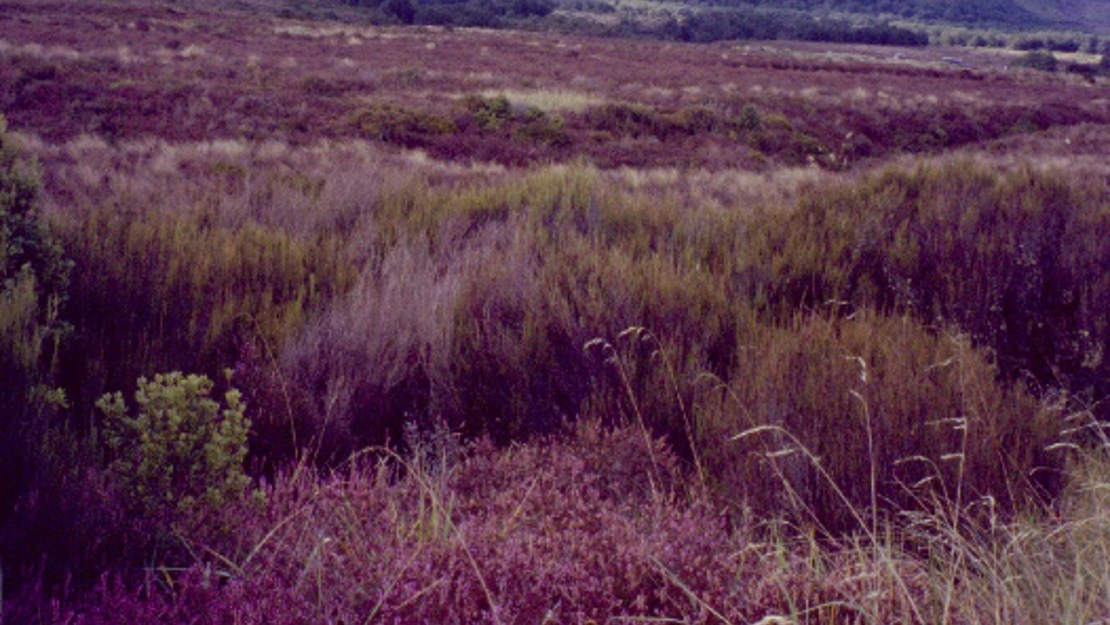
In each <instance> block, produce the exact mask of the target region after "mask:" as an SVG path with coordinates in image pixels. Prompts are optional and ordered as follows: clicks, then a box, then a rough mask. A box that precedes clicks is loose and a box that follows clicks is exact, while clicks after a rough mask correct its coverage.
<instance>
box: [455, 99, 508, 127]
mask: <svg viewBox="0 0 1110 625" xmlns="http://www.w3.org/2000/svg"><path fill="white" fill-rule="evenodd" d="M463 106H464V107H465V108H466V109H467V110H468V111H470V113H471V114H472V115H474V119H475V120H476V121H477V122H478V126H479V127H481V129H482V130H486V131H491V130H497V129H499V128H501V126H502V125H504V123H505V122H507V121H509V120H510V119H512V117H513V107H512V103H510V102H509V99H508V98H507V97H505V96H503V95H498V96H494V97H492V98H485V97H482V96H478V95H473V96H468V97H466V98H464V99H463Z"/></svg>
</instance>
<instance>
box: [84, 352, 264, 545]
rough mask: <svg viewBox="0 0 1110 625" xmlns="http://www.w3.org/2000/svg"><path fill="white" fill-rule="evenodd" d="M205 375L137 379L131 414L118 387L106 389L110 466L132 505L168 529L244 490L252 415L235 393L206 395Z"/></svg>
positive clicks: (100, 405)
mask: <svg viewBox="0 0 1110 625" xmlns="http://www.w3.org/2000/svg"><path fill="white" fill-rule="evenodd" d="M213 387H214V384H213V383H212V381H211V380H209V379H208V378H207V377H205V376H201V375H183V374H181V373H179V372H173V373H168V374H158V375H155V376H154V378H153V379H150V380H148V379H146V378H139V381H138V390H137V391H135V409H134V413H133V414H132V411H131V410H130V409H129V408H128V406H127V402H126V401H124V399H123V395H122V394H121V393H118V392H117V393H113V394H110V395H104V396H103V397H101V398H100V400H99V401H98V402H97V407H98V408H99V409H100V410H101V412H102V413H103V414H104V429H105V435H106V440H107V443H108V447H109V448H110V449H111V450H112V452H113V453H114V454H115V458H114V460H113V461H112V464H111V470H112V472H113V474H114V475H115V476H116V478H117V479H118V480H119V482H120V484H121V486H122V488H123V492H124V497H125V500H126V501H127V502H128V504H129V505H130V506H131V508H132V510H133V511H135V512H137V513H139V514H141V515H143V516H144V517H146V518H150V519H153V520H155V521H156V522H158V523H163V524H165V525H166V527H164V529H171V528H173V527H174V526H175V525H177V524H179V523H186V524H187V523H191V522H193V521H195V520H196V519H197V518H198V517H197V515H199V514H202V513H203V511H204V510H215V509H217V508H219V507H220V506H223V505H226V504H228V503H230V502H231V501H234V500H235V499H237V498H239V497H241V496H243V495H244V494H245V493H246V492H247V489H248V488H249V487H250V485H251V479H250V477H248V476H247V475H246V473H245V472H244V471H243V461H244V460H245V459H246V456H247V433H248V431H249V430H250V420H249V419H247V418H246V417H245V416H244V411H245V409H246V406H245V405H244V404H243V403H242V401H241V399H240V393H239V391H237V390H235V389H230V390H228V391H227V392H226V393H225V394H224V401H223V405H221V404H220V403H218V402H216V401H215V400H213V399H211V398H210V397H209V396H210V395H211V393H212V390H213Z"/></svg>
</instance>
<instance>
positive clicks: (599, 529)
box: [0, 111, 1110, 623]
mask: <svg viewBox="0 0 1110 625" xmlns="http://www.w3.org/2000/svg"><path fill="white" fill-rule="evenodd" d="M489 117H490V118H491V119H493V120H496V118H497V115H496V111H493V112H491V113H490V114H489ZM491 123H492V122H491ZM4 142H5V143H4V146H5V152H3V154H4V157H3V160H0V165H3V172H2V174H0V175H3V176H4V178H3V179H2V180H3V186H2V187H0V199H3V201H4V204H3V210H4V212H3V218H4V222H3V223H4V239H2V240H0V243H2V244H3V245H0V248H2V249H3V250H4V253H5V256H4V257H3V258H4V261H5V262H4V264H3V266H2V267H3V271H4V274H3V279H4V282H3V285H4V286H3V288H4V291H3V295H2V297H3V299H2V300H0V304H2V306H0V313H2V314H3V319H2V321H0V333H2V334H0V339H2V340H3V341H4V344H5V345H12V346H15V347H14V348H13V349H12V350H5V352H4V354H11V356H7V355H5V358H6V360H5V361H4V367H5V371H7V370H9V369H10V370H12V371H15V372H18V373H19V377H11V378H9V379H10V380H13V381H14V382H12V383H10V384H9V383H6V384H5V392H4V395H3V401H4V406H3V408H4V413H5V415H6V418H5V420H4V422H3V424H2V427H3V428H4V430H3V434H4V439H3V441H4V442H3V444H4V445H5V449H4V452H5V453H4V455H3V467H2V468H3V471H4V475H5V482H4V484H5V488H4V490H3V493H2V499H0V505H2V506H3V507H2V508H0V515H2V517H0V518H2V519H3V521H4V522H3V528H2V534H0V541H2V543H0V548H2V551H0V553H3V558H4V559H3V562H2V566H3V575H4V578H3V579H4V582H5V583H4V586H3V588H4V593H5V595H4V597H3V598H4V601H5V604H4V605H5V608H4V615H3V617H2V618H5V619H10V622H24V621H36V620H38V621H67V620H68V621H70V622H93V623H96V622H123V621H132V622H150V621H152V620H157V621H178V620H180V621H191V620H194V619H195V618H200V619H201V620H202V621H204V622H228V621H234V620H237V619H238V620H241V621H243V622H273V620H274V619H276V620H278V621H283V622H305V621H314V622H318V621H326V620H334V621H344V622H346V621H352V620H360V621H362V620H368V621H374V620H375V619H399V620H400V621H401V622H476V621H489V622H546V621H557V622H589V621H590V620H593V621H600V620H602V619H607V618H619V617H624V618H635V617H666V618H673V619H677V620H678V621H680V622H733V623H741V622H752V621H755V620H758V619H760V618H763V617H765V616H768V615H775V614H777V615H783V616H784V617H789V618H793V619H795V620H798V621H803V622H895V621H899V620H900V621H902V622H922V621H930V622H1035V621H1036V620H1037V617H1035V616H1033V615H1034V614H1038V613H1041V612H1034V611H1033V610H1038V611H1039V610H1043V609H1054V610H1061V611H1062V612H1059V613H1061V614H1063V613H1065V612H1067V611H1069V610H1070V612H1067V614H1069V615H1070V616H1069V617H1068V618H1066V619H1065V620H1066V621H1068V622H1089V621H1090V620H1092V619H1094V618H1105V617H1106V616H1107V615H1108V614H1110V605H1108V604H1107V603H1106V597H1107V596H1108V595H1107V594H1106V593H1105V590H1106V584H1107V583H1108V580H1110V573H1108V572H1107V571H1106V570H1105V562H1106V561H1107V560H1106V559H1105V558H1104V559H1102V560H1099V559H1098V558H1097V557H1096V555H1097V554H1095V553H1093V552H1097V551H1099V550H1101V551H1102V552H1103V553H1105V551H1106V550H1107V548H1108V543H1107V534H1106V532H1105V528H1106V523H1107V518H1108V517H1107V513H1106V500H1105V494H1104V490H1105V476H1106V473H1105V458H1104V454H1105V444H1106V439H1105V435H1104V434H1103V430H1102V426H1101V424H1103V423H1105V422H1106V421H1107V419H1108V418H1110V415H1108V414H1107V412H1106V406H1105V403H1104V398H1105V396H1106V393H1107V390H1108V389H1107V380H1108V379H1110V377H1108V375H1107V374H1108V368H1110V364H1108V363H1107V361H1106V359H1105V358H1104V354H1105V351H1106V349H1107V347H1108V341H1110V335H1108V334H1107V333H1108V327H1107V326H1108V317H1107V315H1110V284H1108V280H1110V276H1108V275H1107V272H1106V267H1108V266H1110V236H1108V235H1110V232H1108V230H1110V192H1108V190H1107V187H1106V182H1105V178H1099V177H1097V176H1083V177H1081V176H1078V175H1074V174H1073V173H1072V172H1069V171H1067V170H1065V169H1059V168H1038V167H1033V166H1031V165H1023V166H1019V167H1001V166H999V165H996V164H991V163H990V162H989V161H979V160H975V159H974V158H972V157H963V158H954V157H946V158H941V159H936V160H919V161H915V162H912V163H908V164H901V165H891V166H888V167H886V168H884V169H882V170H880V171H877V172H874V173H866V174H856V175H851V176H845V177H843V178H838V179H833V178H828V177H821V178H818V179H816V181H815V182H814V181H808V182H801V183H793V184H792V183H789V182H787V181H779V182H775V181H774V179H772V178H769V177H768V178H765V179H763V183H762V184H765V185H767V186H768V187H769V188H768V189H765V190H764V192H756V191H753V190H750V189H746V188H739V187H742V186H743V185H742V184H740V183H737V184H736V186H737V187H738V188H733V189H732V190H731V191H730V192H727V193H726V192H722V193H720V194H719V197H716V198H714V197H704V196H701V195H698V192H697V191H694V190H687V191H686V192H683V191H682V186H683V183H682V181H681V180H679V179H680V178H681V177H683V176H692V175H693V174H689V173H686V174H680V173H678V172H671V173H668V172H660V173H658V174H657V175H658V176H659V178H660V179H661V180H662V182H659V181H653V180H652V179H651V177H650V175H649V174H646V173H638V172H628V171H626V172H621V171H602V170H598V169H596V168H594V167H593V166H590V165H586V164H574V165H565V166H549V167H545V168H537V169H534V170H531V171H529V172H528V173H526V174H523V175H520V176H516V175H514V176H507V175H504V174H503V173H500V172H499V171H498V170H489V171H483V170H481V169H470V170H464V169H461V168H455V169H452V168H449V167H448V168H442V169H437V168H436V167H434V166H431V165H429V166H427V167H426V168H419V167H414V166H412V165H411V164H403V163H402V164H398V162H397V161H390V160H388V159H386V158H384V157H381V156H375V155H374V153H366V152H359V150H358V149H357V148H350V147H348V148H344V147H341V146H333V147H332V148H331V149H332V150H334V154H335V156H331V157H329V156H328V155H327V154H326V153H325V154H315V153H311V151H308V152H305V153H301V152H295V151H292V150H289V149H280V150H279V149H277V148H275V147H274V146H272V145H271V146H269V148H267V149H268V150H269V152H270V153H271V155H272V156H271V157H266V156H263V155H262V153H261V151H260V150H259V149H255V150H254V151H251V150H239V151H232V150H225V151H223V152H221V151H220V150H217V149H214V148H212V146H209V147H208V148H207V149H202V148H201V147H196V146H194V148H193V151H192V152H188V151H187V150H185V149H184V148H173V150H171V148H170V146H165V145H161V146H159V145H154V144H150V145H147V148H146V149H149V150H153V151H159V150H162V151H165V152H166V153H165V154H161V157H163V158H169V157H170V154H171V152H172V157H173V158H176V159H178V161H179V162H178V166H177V167H174V168H170V169H169V170H170V171H173V172H175V173H174V176H175V177H174V182H172V183H171V182H167V181H164V180H162V179H161V178H159V176H162V175H164V174H163V173H159V172H164V171H166V169H165V168H164V167H162V168H161V169H159V168H158V167H156V166H155V165H153V164H152V165H150V166H149V167H144V166H142V165H139V166H135V167H134V168H132V169H126V170H125V169H117V170H115V171H108V170H107V169H106V170H105V171H104V172H103V175H104V176H105V178H104V179H103V180H101V179H96V180H94V181H93V183H92V184H91V186H88V188H86V186H85V185H88V184H89V183H88V181H89V180H92V179H91V178H90V177H88V176H84V177H82V176H81V175H80V172H79V171H78V173H77V174H74V175H73V177H67V176H68V175H69V173H72V172H69V173H67V172H66V171H58V172H53V173H52V174H51V175H52V176H53V178H52V180H53V181H54V184H55V185H56V188H54V189H52V193H51V194H50V195H49V196H47V197H45V198H39V197H36V194H37V189H38V186H37V183H36V182H35V177H34V175H33V174H32V173H31V169H30V168H29V167H27V166H26V165H22V164H20V163H21V161H20V160H19V159H18V158H16V157H15V156H14V154H15V153H14V152H12V151H11V150H10V148H9V145H10V139H9V138H8V137H7V136H5V138H4ZM74 149H77V148H74ZM96 149H103V150H112V149H116V148H110V147H108V146H100V147H98V148H96ZM344 149H347V150H350V152H349V153H344V155H343V156H340V155H339V153H340V152H342V151H343V150H344ZM87 156H88V155H87ZM147 156H151V155H147ZM137 160H140V161H141V160H142V159H137ZM148 160H149V162H150V163H159V162H160V158H153V157H152V158H149V159H148ZM75 171H77V170H75ZM181 172H184V173H181ZM740 180H741V183H745V184H746V183H748V182H751V181H753V180H755V178H754V177H753V178H749V179H743V178H740ZM768 180H770V182H768ZM745 181H746V182H745ZM163 182H165V184H163ZM688 184H689V186H690V187H699V186H702V185H700V184H697V183H688ZM40 203H45V204H46V205H47V208H48V209H49V210H48V211H47V213H48V217H47V216H44V215H42V214H41V213H40V211H39V209H38V208H37V206H38V204H40ZM28 224H30V225H28ZM13 233H14V234H13ZM61 251H64V259H63V258H62V257H61V256H59V254H60V253H62V252H61ZM63 277H64V279H63ZM62 302H64V305H61V304H62ZM44 337H49V338H50V339H51V340H49V341H48V340H45V339H44ZM55 339H56V340H55ZM174 370H178V371H186V372H190V373H196V374H202V375H204V376H207V377H208V378H209V379H211V380H215V381H217V382H216V383H215V384H214V387H216V388H218V389H219V394H220V395H224V394H225V393H227V395H226V396H227V397H228V398H230V397H232V396H234V397H236V400H235V401H236V402H238V397H239V395H238V393H235V392H234V391H231V388H232V387H234V388H236V389H238V390H239V391H241V392H242V396H241V397H242V399H243V401H244V403H245V406H246V408H245V412H243V413H242V414H240V413H238V412H236V410H238V408H236V406H238V404H237V403H236V404H233V405H232V404H229V405H230V408H228V409H227V410H226V411H225V412H223V413H222V414H224V415H225V416H224V418H225V419H232V418H234V419H239V418H242V416H243V414H245V416H246V418H248V419H249V421H250V424H251V430H250V435H249V438H248V439H247V451H246V452H245V457H240V456H238V455H237V454H238V453H239V452H238V451H237V447H236V446H235V445H234V444H232V443H234V441H236V440H237V439H236V438H235V436H234V432H235V431H237V430H235V429H234V428H232V430H229V431H228V432H225V433H224V434H221V435H219V436H223V437H224V438H222V439H218V438H217V435H216V434H213V435H212V436H213V441H217V440H222V441H223V443H224V444H223V446H221V444H217V443H216V442H213V443H212V444H210V445H208V446H203V444H202V447H203V449H205V450H206V451H205V452H204V453H206V454H209V456H210V462H209V463H208V464H207V465H205V466H208V467H223V468H222V469H218V470H217V469H211V468H209V469H203V470H201V473H199V475H201V478H200V479H205V477H204V476H206V475H207V476H208V479H214V480H219V479H220V478H219V476H212V475H211V474H210V472H211V471H217V472H228V471H232V469H233V468H235V469H237V468H245V470H246V473H247V474H248V475H249V476H250V480H249V481H250V484H249V485H246V484H244V483H243V482H242V481H241V480H239V478H238V477H236V481H235V484H236V492H240V491H241V492H242V493H243V495H242V497H241V499H240V500H238V501H236V502H235V503H234V504H230V505H225V502H224V501H223V497H224V496H225V495H224V494H223V491H222V490H221V491H220V493H221V494H220V497H221V503H220V505H205V504H204V503H203V501H204V500H203V498H202V497H200V496H199V495H198V499H197V501H198V502H200V503H198V504H197V505H193V504H192V502H190V506H189V507H188V508H189V512H188V518H184V517H180V516H178V512H174V513H170V512H167V510H169V509H171V508H172V509H173V510H178V511H180V507H179V506H170V507H169V508H167V507H166V505H165V504H166V501H165V500H166V499H167V498H168V499H169V500H173V498H174V497H177V496H180V495H181V494H182V492H184V491H182V490H180V489H181V488H183V487H182V486H180V485H175V484H174V483H172V480H170V481H169V482H166V483H164V484H162V482H159V484H162V485H159V486H150V485H149V484H150V483H151V482H149V481H142V480H138V481H137V480H136V479H135V476H134V475H133V473H134V468H133V467H135V466H138V464H141V463H138V462H137V461H133V460H128V458H130V456H128V454H129V453H131V452H129V451H128V449H129V448H127V447H126V446H122V445H125V443H122V442H119V441H116V442H110V441H111V440H115V439H112V438H111V436H113V435H111V432H112V431H115V430H113V429H112V428H113V427H117V430H118V426H111V425H109V423H108V421H109V420H110V419H116V420H117V421H119V422H122V423H130V424H131V425H128V426H127V427H129V428H134V427H139V428H142V427H150V426H143V425H142V423H144V422H145V421H144V419H148V420H149V419H154V417H153V416H151V415H154V414H155V412H154V409H152V408H151V409H148V412H146V413H141V414H139V415H138V416H136V417H135V420H134V421H128V419H129V418H130V417H127V416H126V415H127V412H126V407H125V406H124V403H123V402H124V400H123V399H120V400H118V406H119V407H118V409H107V408H106V409H105V410H98V409H97V408H96V406H95V404H96V402H97V400H98V398H100V397H101V396H103V395H104V394H105V393H109V392H117V391H121V392H122V397H126V398H127V403H128V404H130V398H131V397H132V396H135V397H136V398H137V399H138V401H137V403H138V404H139V405H141V406H147V405H151V404H150V403H149V402H145V401H144V400H143V399H142V398H143V397H147V395H144V393H147V394H149V393H152V392H153V391H150V390H149V388H148V387H147V386H146V385H145V384H146V382H145V381H143V380H140V378H141V377H144V376H145V377H146V378H148V379H150V378H153V377H154V376H155V375H156V374H159V373H165V372H169V371H174ZM166 379H167V380H178V381H180V380H181V378H179V377H172V376H171V377H169V378H166ZM193 380H194V382H191V383H193V384H194V387H195V388H203V389H207V390H205V393H207V392H208V390H211V389H212V388H213V385H212V384H211V383H202V382H199V381H197V380H196V379H193ZM197 385H199V386H197ZM170 386H171V387H172V384H171V385H170ZM136 391H138V392H139V394H138V395H136V394H135V393H136ZM175 392H177V391H173V390H172V389H170V390H159V391H158V393H164V394H166V396H167V397H168V398H169V399H168V400H167V401H168V402H169V404H168V405H169V406H171V408H167V409H165V411H164V412H165V414H178V415H179V416H181V418H186V417H185V416H187V415H192V414H195V411H196V410H197V408H195V407H193V408H190V407H189V406H195V405H196V404H188V403H187V402H186V400H185V399H183V398H182V396H181V395H174V393H175ZM175 397H176V399H174V398H175ZM105 401H107V400H105ZM229 401H230V400H229ZM174 402H177V403H174ZM106 405H108V404H104V402H102V407H103V406H106ZM203 405H205V406H210V405H209V404H203ZM173 406H177V408H173ZM112 410H115V412H112ZM158 410H162V409H158ZM174 410H178V412H174ZM204 410H206V411H208V412H206V413H205V414H208V415H209V417H206V418H209V419H214V418H216V417H215V416H212V415H216V414H217V412H214V411H215V410H216V409H215V408H214V407H206V408H205V409H204ZM228 411H230V412H228ZM113 414H115V415H116V416H115V417H112V416H111V415H113ZM158 414H162V412H159V413H158ZM235 415H238V416H235ZM236 423H238V421H236ZM229 427H230V426H229ZM236 427H238V426H236ZM213 431H214V432H216V431H219V430H218V428H217V429H216V430H213ZM143 440H144V441H146V443H149V437H148V438H144V439H143ZM171 441H172V439H171ZM146 443H144V444H146ZM190 444H193V443H190ZM229 444H230V446H228V445H229ZM166 445H169V446H172V445H174V443H173V442H167V443H166ZM191 453H192V452H191ZM225 454H226V455H225ZM166 457H167V458H174V457H176V456H173V455H172V454H169V455H167V456H166ZM174 462H177V461H174ZM182 462H184V461H182ZM233 465H234V466H233ZM175 466H176V465H175ZM128 467H132V468H130V469H129V468H128ZM185 470H186V467H184V466H182V467H180V471H182V472H184V471H185ZM189 470H190V471H195V470H194V469H189ZM204 471H208V472H209V473H204ZM129 472H130V473H129ZM148 473H149V471H148ZM188 475H189V476H191V477H189V478H188V479H189V480H195V479H197V478H196V477H195V476H196V475H198V474H197V473H195V472H192V473H188ZM236 475H238V474H236ZM128 476H130V477H128ZM150 477H151V476H149V475H147V476H146V478H150ZM140 488H141V489H151V488H153V489H155V490H154V491H153V493H154V496H155V499H154V500H153V501H155V502H156V503H155V504H144V505H138V506H137V505H133V504H129V503H128V502H129V501H131V502H133V501H136V492H135V491H136V489H140ZM189 488H193V487H192V486H189ZM175 489H176V490H175ZM1099 489H1102V490H1099ZM197 492H205V491H204V490H203V489H201V490H200V491H197ZM151 494H152V491H150V490H141V492H139V495H141V496H140V497H139V498H138V499H137V501H144V502H146V501H151V499H150V496H151ZM190 496H191V495H190ZM1047 552H1051V553H1052V554H1053V558H1054V559H1052V560H1046V559H1045V556H1044V554H1045V553H1047ZM144 571H145V575H144Z"/></svg>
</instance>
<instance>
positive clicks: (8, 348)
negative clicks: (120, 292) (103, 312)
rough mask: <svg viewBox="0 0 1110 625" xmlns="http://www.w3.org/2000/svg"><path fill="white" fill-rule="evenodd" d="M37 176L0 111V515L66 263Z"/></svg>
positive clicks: (47, 372)
mask: <svg viewBox="0 0 1110 625" xmlns="http://www.w3.org/2000/svg"><path fill="white" fill-rule="evenodd" d="M38 193H39V183H38V179H37V177H36V176H35V175H34V173H33V170H32V168H31V166H29V165H27V164H26V163H24V162H22V161H21V159H20V157H19V152H18V150H17V149H16V147H15V146H14V145H13V143H12V140H11V137H10V136H9V135H8V134H7V123H6V121H5V120H4V118H3V116H0V380H2V383H0V517H2V516H3V514H4V513H6V512H7V509H8V507H9V506H10V505H11V504H12V503H13V501H14V499H15V498H16V497H17V496H18V493H19V492H21V490H22V488H23V487H24V486H25V484H24V483H23V482H24V480H26V479H28V477H29V475H30V474H31V473H32V472H33V471H34V459H33V457H31V454H30V449H32V448H33V447H34V446H36V445H37V444H38V442H39V439H40V438H41V436H43V435H44V432H45V430H46V423H44V420H43V415H44V413H45V412H48V411H47V410H46V409H47V408H48V406H47V405H46V404H45V402H43V401H42V400H41V393H39V395H40V398H38V399H36V396H35V394H36V392H37V391H40V390H43V389H47V388H49V387H50V386H52V385H53V374H54V369H55V365H56V361H55V359H54V357H55V356H56V354H57V348H58V344H59V341H60V340H61V337H62V336H63V334H64V333H65V331H66V328H67V326H66V324H65V323H63V321H62V319H61V308H62V305H63V303H64V302H65V299H66V296H67V285H68V280H69V271H70V268H71V263H70V262H69V261H68V260H67V259H66V258H65V255H64V254H63V252H62V248H61V246H60V245H59V244H58V243H57V241H56V239H55V238H54V235H53V233H52V232H51V230H50V228H49V226H48V225H47V223H46V221H45V220H44V219H43V218H42V216H41V215H40V214H39V211H38V206H37V198H38Z"/></svg>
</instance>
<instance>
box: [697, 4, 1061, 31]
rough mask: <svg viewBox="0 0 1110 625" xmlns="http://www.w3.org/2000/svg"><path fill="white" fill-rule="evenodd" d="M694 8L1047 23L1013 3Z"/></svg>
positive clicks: (984, 23)
mask: <svg viewBox="0 0 1110 625" xmlns="http://www.w3.org/2000/svg"><path fill="white" fill-rule="evenodd" d="M689 4H690V5H692V6H699V5H700V6H714V7H730V8H754V7H759V8H764V9H789V10H794V11H804V12H811V13H812V12H817V13H821V12H824V13H828V12H840V13H857V14H862V15H872V16H891V17H898V18H901V19H906V20H914V21H926V22H947V23H951V24H962V25H965V26H1005V27H1010V28H1036V27H1042V26H1045V25H1046V22H1045V21H1044V20H1043V19H1041V18H1040V17H1038V16H1037V15H1036V14H1034V13H1033V12H1031V11H1029V10H1027V9H1025V8H1023V7H1021V6H1020V5H1018V4H1017V3H1016V2H1014V1H1013V0H977V1H976V2H937V1H936V0H692V1H691V2H689Z"/></svg>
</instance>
